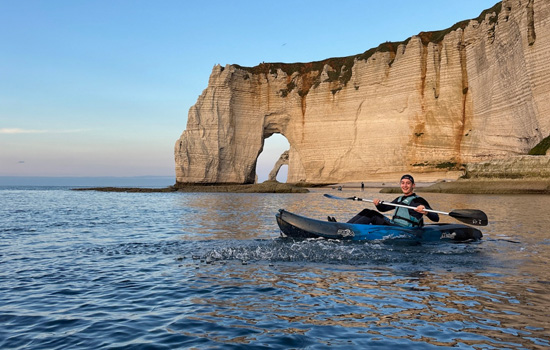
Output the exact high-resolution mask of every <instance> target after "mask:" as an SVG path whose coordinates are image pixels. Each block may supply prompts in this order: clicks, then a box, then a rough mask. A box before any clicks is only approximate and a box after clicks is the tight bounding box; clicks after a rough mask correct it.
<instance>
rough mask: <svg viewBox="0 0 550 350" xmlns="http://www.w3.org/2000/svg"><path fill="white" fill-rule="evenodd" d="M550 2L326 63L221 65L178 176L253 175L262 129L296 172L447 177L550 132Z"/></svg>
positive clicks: (515, 7) (227, 179)
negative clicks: (278, 142)
mask: <svg viewBox="0 0 550 350" xmlns="http://www.w3.org/2000/svg"><path fill="white" fill-rule="evenodd" d="M548 57H550V1H534V0H527V1H526V0H504V1H502V3H498V4H497V5H495V6H494V7H493V8H492V9H489V10H486V11H484V12H483V13H482V14H481V15H480V17H479V18H477V19H475V20H469V21H464V22H460V23H457V24H456V25H455V26H453V27H452V28H450V29H449V30H446V31H441V32H431V33H420V34H419V35H416V36H413V37H411V38H409V39H407V40H406V41H404V42H402V43H385V44H382V45H380V46H379V47H378V48H375V49H371V50H369V51H367V52H365V53H363V54H360V55H357V56H353V57H344V58H335V59H327V60H325V61H321V62H312V63H303V64H302V63H298V64H282V63H266V64H261V65H259V66H256V67H253V68H245V67H240V66H237V65H227V66H225V67H221V66H219V65H218V66H215V67H214V69H213V70H212V74H211V76H210V80H209V83H208V87H207V88H206V90H204V92H203V93H202V95H201V96H200V97H199V98H198V100H197V103H196V104H195V105H194V106H193V107H191V109H190V110H189V116H188V122H187V129H186V130H185V131H184V132H183V134H182V135H181V137H180V139H179V140H178V141H177V142H176V146H175V160H176V180H177V182H178V183H252V182H254V179H255V167H256V159H257V157H258V155H259V154H260V153H261V151H262V148H263V142H264V139H265V138H267V137H269V136H271V135H272V134H273V133H281V134H283V135H284V136H285V137H286V138H287V139H288V141H289V144H290V150H289V167H288V179H287V181H288V182H290V183H295V182H301V181H303V182H309V183H335V182H348V181H349V182H352V181H363V180H369V179H381V178H394V177H396V176H398V173H403V172H411V173H413V174H415V175H416V176H417V177H418V178H419V179H420V180H422V179H429V178H430V179H431V178H433V177H434V176H435V177H439V176H445V173H446V172H447V171H449V170H453V169H454V168H455V166H460V165H461V164H463V163H472V162H480V161H486V160H491V159H499V158H505V157H508V156H510V155H518V154H526V153H527V152H528V151H529V150H530V149H531V148H533V146H535V145H536V144H537V143H538V142H539V141H541V140H542V139H543V138H545V137H546V136H548V135H549V134H550V64H549V63H548Z"/></svg>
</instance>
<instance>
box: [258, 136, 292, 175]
mask: <svg viewBox="0 0 550 350" xmlns="http://www.w3.org/2000/svg"><path fill="white" fill-rule="evenodd" d="M263 143H264V144H263V147H262V151H261V152H260V154H259V155H258V158H257V160H256V179H257V180H256V181H257V183H262V182H265V181H267V180H269V177H270V173H271V175H272V176H273V174H272V173H273V172H275V176H276V180H277V181H279V182H283V183H286V181H287V177H288V165H287V164H288V162H287V163H286V164H280V162H279V160H280V158H281V155H283V154H284V153H285V151H288V150H289V149H290V144H289V142H288V140H287V138H286V137H285V136H284V135H282V134H280V133H273V134H271V135H270V136H267V137H266V138H264V141H263ZM287 154H288V153H287ZM287 159H288V156H287ZM278 162H279V164H278ZM276 167H278V169H276Z"/></svg>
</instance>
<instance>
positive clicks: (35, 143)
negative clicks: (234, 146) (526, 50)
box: [0, 0, 497, 180]
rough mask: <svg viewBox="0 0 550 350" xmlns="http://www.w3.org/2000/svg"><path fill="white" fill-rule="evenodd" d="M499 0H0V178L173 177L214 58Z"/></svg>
mask: <svg viewBox="0 0 550 350" xmlns="http://www.w3.org/2000/svg"><path fill="white" fill-rule="evenodd" d="M496 3H497V1H496V0H460V1H456V0H452V1H451V0H422V1H411V0H395V1H375V0H338V1H336V0H332V1H327V0H317V1H313V0H304V1H300V0H279V1H260V0H250V1H249V0H246V1H244V0H233V1H227V0H224V1H212V0H202V1H185V0H149V1H145V0H89V1H86V0H40V1H39V0H0V176H29V175H32V176H144V175H153V176H173V175H174V156H173V147H174V144H175V142H176V140H177V139H178V138H179V136H180V135H181V133H182V131H183V130H185V128H186V125H187V112H188V110H189V108H190V107H191V106H192V105H193V104H195V102H196V100H197V97H198V96H199V95H200V94H201V92H202V91H203V90H204V89H205V88H206V87H207V85H208V78H209V76H210V72H211V71H212V68H213V67H214V65H216V64H221V65H226V64H239V65H241V66H255V65H257V64H259V63H261V62H285V63H293V62H310V61H319V60H323V59H325V58H329V57H342V56H350V55H355V54H359V53H362V52H364V51H366V50H368V49H370V48H372V47H376V46H378V45H379V44H381V43H383V42H385V41H401V40H404V39H406V38H408V37H410V36H412V35H415V34H418V33H419V32H421V31H433V30H440V29H445V28H448V27H450V26H452V25H453V24H455V23H456V22H458V21H461V20H464V19H470V18H475V17H477V16H478V15H479V14H480V13H481V12H482V11H483V10H485V9H487V8H490V7H492V6H493V5H495V4H496ZM281 138H282V137H281ZM272 139H273V138H270V139H268V140H267V141H266V148H265V151H264V152H265V153H266V154H265V155H264V154H262V156H261V157H262V158H261V159H260V161H259V163H260V167H262V168H265V169H258V170H259V173H260V180H262V177H265V176H267V173H268V172H269V170H271V167H272V166H273V164H274V163H275V160H276V159H277V158H278V156H279V155H280V153H281V152H282V151H283V150H284V149H283V148H285V147H288V146H286V145H281V146H277V145H278V144H280V141H276V142H274V144H273V145H271V144H270V142H271V143H273V142H272V141H270V140H272ZM282 139H284V138H282ZM267 153H272V155H268V154H267ZM267 158H270V160H264V159H267Z"/></svg>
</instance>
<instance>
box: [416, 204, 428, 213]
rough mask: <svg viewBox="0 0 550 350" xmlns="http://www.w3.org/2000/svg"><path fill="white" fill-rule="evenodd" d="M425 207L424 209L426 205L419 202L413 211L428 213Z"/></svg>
mask: <svg viewBox="0 0 550 350" xmlns="http://www.w3.org/2000/svg"><path fill="white" fill-rule="evenodd" d="M425 209H426V207H425V206H423V205H422V204H420V205H419V206H418V207H416V209H414V211H416V212H418V213H420V214H423V215H426V214H428V212H427V211H426V210H425Z"/></svg>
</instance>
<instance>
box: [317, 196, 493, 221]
mask: <svg viewBox="0 0 550 350" xmlns="http://www.w3.org/2000/svg"><path fill="white" fill-rule="evenodd" d="M324 196H325V197H327V198H331V199H343V200H353V201H362V202H371V203H373V201H372V199H363V198H359V197H355V196H353V197H347V198H344V197H337V196H333V195H330V194H325V195H324ZM380 204H385V205H391V206H394V207H401V208H408V209H416V207H411V206H409V205H404V204H396V203H391V202H385V201H380ZM424 210H426V211H427V212H430V213H437V214H443V215H449V216H450V217H453V218H455V219H457V220H459V221H462V222H465V223H467V224H470V225H477V226H487V224H488V223H489V220H488V219H487V214H485V213H484V212H482V211H481V210H478V209H453V210H452V211H450V212H449V213H447V212H444V211H439V210H432V209H424Z"/></svg>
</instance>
